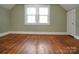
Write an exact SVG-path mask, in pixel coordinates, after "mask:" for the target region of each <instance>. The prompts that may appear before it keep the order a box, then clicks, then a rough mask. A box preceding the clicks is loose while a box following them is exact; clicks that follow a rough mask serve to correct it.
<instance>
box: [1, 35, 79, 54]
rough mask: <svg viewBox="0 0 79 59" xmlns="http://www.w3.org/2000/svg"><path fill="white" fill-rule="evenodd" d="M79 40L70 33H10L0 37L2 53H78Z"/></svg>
mask: <svg viewBox="0 0 79 59" xmlns="http://www.w3.org/2000/svg"><path fill="white" fill-rule="evenodd" d="M78 53H79V40H77V39H74V38H73V37H71V36H69V35H25V34H9V35H6V36H4V37H0V54H78Z"/></svg>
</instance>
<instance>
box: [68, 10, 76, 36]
mask: <svg viewBox="0 0 79 59" xmlns="http://www.w3.org/2000/svg"><path fill="white" fill-rule="evenodd" d="M75 20H76V11H75V9H73V10H70V11H68V12H67V32H68V33H69V34H71V35H73V36H74V35H75Z"/></svg>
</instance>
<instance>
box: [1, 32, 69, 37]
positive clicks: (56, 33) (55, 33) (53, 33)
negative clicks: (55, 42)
mask: <svg viewBox="0 0 79 59" xmlns="http://www.w3.org/2000/svg"><path fill="white" fill-rule="evenodd" d="M8 34H40V35H69V34H68V33H67V32H26V31H9V32H5V33H2V34H0V37H2V36H5V35H8Z"/></svg>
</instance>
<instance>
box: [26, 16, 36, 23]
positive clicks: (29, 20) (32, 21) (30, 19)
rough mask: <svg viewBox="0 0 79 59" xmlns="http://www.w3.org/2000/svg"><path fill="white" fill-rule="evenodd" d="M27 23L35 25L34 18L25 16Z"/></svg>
mask: <svg viewBox="0 0 79 59" xmlns="http://www.w3.org/2000/svg"><path fill="white" fill-rule="evenodd" d="M27 23H36V20H35V16H27Z"/></svg>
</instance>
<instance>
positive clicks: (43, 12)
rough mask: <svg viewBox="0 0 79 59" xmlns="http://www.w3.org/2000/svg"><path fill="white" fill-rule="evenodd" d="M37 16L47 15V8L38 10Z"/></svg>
mask: <svg viewBox="0 0 79 59" xmlns="http://www.w3.org/2000/svg"><path fill="white" fill-rule="evenodd" d="M39 15H48V8H47V7H41V8H39Z"/></svg>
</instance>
